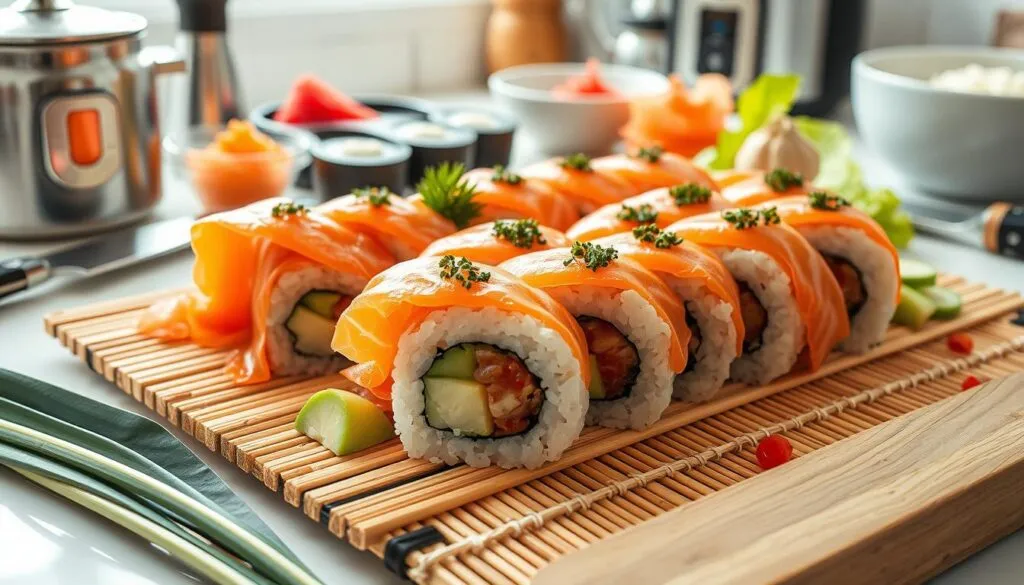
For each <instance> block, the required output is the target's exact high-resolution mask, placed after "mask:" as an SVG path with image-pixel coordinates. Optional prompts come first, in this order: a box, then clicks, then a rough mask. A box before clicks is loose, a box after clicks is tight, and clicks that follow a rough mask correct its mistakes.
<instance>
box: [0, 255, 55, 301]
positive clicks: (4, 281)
mask: <svg viewBox="0 0 1024 585" xmlns="http://www.w3.org/2000/svg"><path fill="white" fill-rule="evenodd" d="M49 277H50V265H49V263H47V262H46V260H40V259H38V258H27V257H26V258H11V259H10V260H4V261H3V262H0V299H2V298H4V297H6V296H9V295H12V294H14V293H16V292H19V291H23V290H25V289H27V288H28V287H30V286H35V285H37V284H39V283H41V282H43V281H44V280H46V279H47V278H49Z"/></svg>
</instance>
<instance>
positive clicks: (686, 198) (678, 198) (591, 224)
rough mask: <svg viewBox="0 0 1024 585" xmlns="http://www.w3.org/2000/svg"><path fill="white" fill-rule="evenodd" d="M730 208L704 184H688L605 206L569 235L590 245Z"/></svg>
mask: <svg viewBox="0 0 1024 585" xmlns="http://www.w3.org/2000/svg"><path fill="white" fill-rule="evenodd" d="M695 187H696V188H695ZM727 207H729V204H728V202H727V201H726V200H725V199H724V198H722V196H721V195H719V194H718V193H716V192H714V191H712V190H710V189H707V188H706V187H704V186H703V185H700V184H696V183H685V184H680V185H675V186H674V187H667V188H662V189H655V190H653V191H649V192H647V193H644V194H642V195H637V196H636V197H630V198H628V199H625V200H623V201H622V202H621V203H612V204H609V205H605V206H604V207H602V208H600V209H598V210H597V211H595V212H594V213H591V214H590V215H588V216H586V217H584V218H583V219H581V220H579V221H578V222H576V223H574V224H573V225H572V227H570V228H569V229H568V230H567V231H566V233H565V235H566V236H568V237H569V238H570V239H572V240H580V241H582V242H588V241H590V240H594V239H597V238H601V237H604V236H610V235H612V234H619V233H623V232H628V231H630V230H632V229H633V228H635V227H636V226H638V225H640V224H641V223H653V224H654V225H656V226H658V227H660V228H664V227H667V226H669V225H671V224H673V223H675V222H677V221H679V220H681V219H685V218H687V217H692V216H695V215H702V214H705V213H709V212H712V211H716V210H719V209H725V208H727Z"/></svg>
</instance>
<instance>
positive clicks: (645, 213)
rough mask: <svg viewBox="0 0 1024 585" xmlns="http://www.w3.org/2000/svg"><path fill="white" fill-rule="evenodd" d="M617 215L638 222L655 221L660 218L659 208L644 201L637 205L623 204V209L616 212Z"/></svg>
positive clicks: (623, 219) (622, 218)
mask: <svg viewBox="0 0 1024 585" xmlns="http://www.w3.org/2000/svg"><path fill="white" fill-rule="evenodd" d="M615 217H617V218H619V219H621V220H622V221H635V222H637V223H654V222H655V221H657V219H658V210H657V209H655V208H654V207H652V206H651V204H649V203H643V204H641V205H639V206H637V207H633V206H630V205H626V204H625V203H623V204H622V209H620V210H619V212H618V213H616V214H615Z"/></svg>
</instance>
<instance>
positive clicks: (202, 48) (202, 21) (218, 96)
mask: <svg viewBox="0 0 1024 585" xmlns="http://www.w3.org/2000/svg"><path fill="white" fill-rule="evenodd" d="M178 9H179V14H180V18H179V26H180V29H181V30H180V32H179V33H178V36H177V38H176V39H175V48H176V49H177V50H178V52H179V53H181V55H182V56H183V59H184V61H185V62H186V63H187V64H188V69H187V72H186V73H185V75H184V76H182V78H181V79H176V80H175V83H174V84H172V87H173V88H174V89H173V91H172V95H174V96H175V103H174V107H175V110H174V111H173V112H172V114H173V115H172V117H171V120H172V124H173V125H174V130H176V131H183V130H185V129H186V128H191V127H193V126H215V127H220V126H222V125H224V124H226V123H227V122H228V120H231V119H232V118H244V117H245V115H246V112H247V111H248V109H247V108H246V107H245V103H244V100H243V99H242V96H241V92H240V91H239V85H238V80H237V78H236V76H235V64H234V59H233V58H232V57H231V50H230V48H229V47H228V43H227V0H178Z"/></svg>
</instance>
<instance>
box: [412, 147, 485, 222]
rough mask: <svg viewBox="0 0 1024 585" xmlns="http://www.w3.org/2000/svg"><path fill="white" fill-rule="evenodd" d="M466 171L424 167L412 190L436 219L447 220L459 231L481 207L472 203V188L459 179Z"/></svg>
mask: <svg viewBox="0 0 1024 585" xmlns="http://www.w3.org/2000/svg"><path fill="white" fill-rule="evenodd" d="M465 171H466V167H464V166H463V165H462V164H461V163H456V164H449V163H441V164H440V165H438V166H436V167H427V170H426V171H424V173H423V179H422V180H420V182H419V184H418V185H416V190H417V191H419V193H420V195H421V196H422V197H423V203H424V204H425V205H426V206H427V207H429V208H430V209H433V210H434V211H435V212H437V213H438V214H439V215H441V216H443V217H445V218H447V219H449V220H451V222H452V223H454V224H455V227H457V228H459V229H460V230H461V229H462V228H464V227H466V226H468V225H469V223H470V222H471V221H473V219H475V218H476V217H477V216H478V215H480V210H481V209H482V208H483V205H481V204H479V203H477V202H475V201H473V197H474V196H475V195H476V187H475V186H473V185H470V184H469V183H467V182H466V180H465V179H463V178H462V176H463V174H464V173H465Z"/></svg>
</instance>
